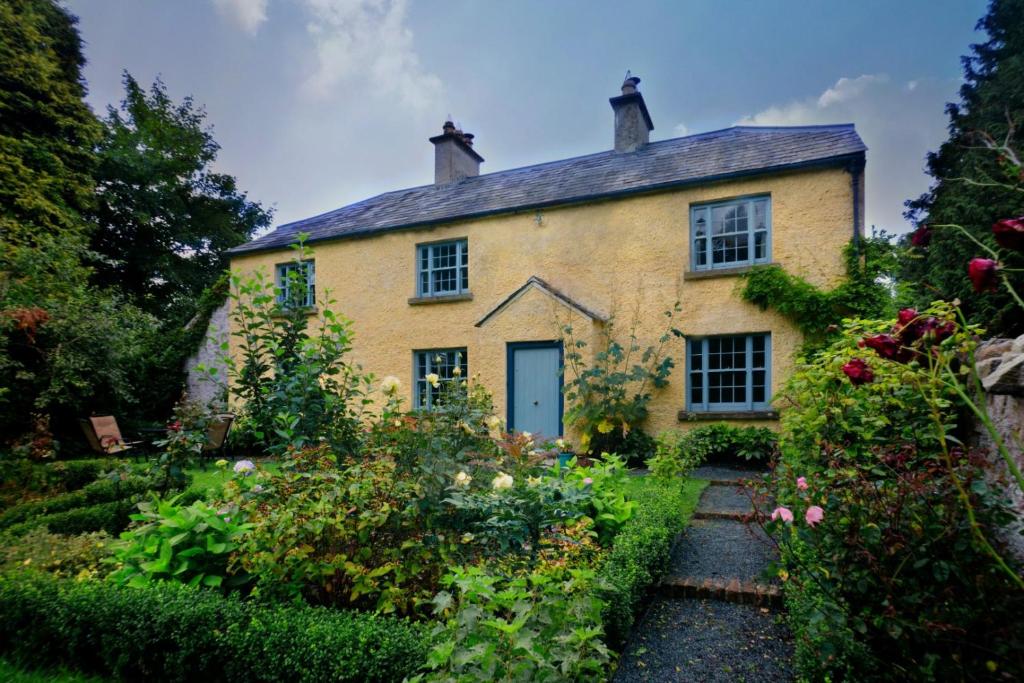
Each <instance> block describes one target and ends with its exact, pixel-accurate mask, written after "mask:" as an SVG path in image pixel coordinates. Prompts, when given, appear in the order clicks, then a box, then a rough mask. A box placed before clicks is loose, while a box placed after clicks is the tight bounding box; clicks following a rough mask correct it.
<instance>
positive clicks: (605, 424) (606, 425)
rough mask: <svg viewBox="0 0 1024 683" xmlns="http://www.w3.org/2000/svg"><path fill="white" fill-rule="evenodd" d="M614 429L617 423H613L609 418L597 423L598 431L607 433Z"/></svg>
mask: <svg viewBox="0 0 1024 683" xmlns="http://www.w3.org/2000/svg"><path fill="white" fill-rule="evenodd" d="M613 429H615V425H614V424H612V423H611V421H610V420H608V419H607V418H605V419H603V420H601V421H600V422H598V423H597V431H599V432H601V433H602V434H607V433H608V432H610V431H612V430H613Z"/></svg>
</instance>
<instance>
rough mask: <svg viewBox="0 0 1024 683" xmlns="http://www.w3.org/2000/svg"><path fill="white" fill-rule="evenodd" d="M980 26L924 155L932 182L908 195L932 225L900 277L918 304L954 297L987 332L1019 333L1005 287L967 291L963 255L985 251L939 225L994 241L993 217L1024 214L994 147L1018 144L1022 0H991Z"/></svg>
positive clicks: (1023, 201) (1022, 111)
mask: <svg viewBox="0 0 1024 683" xmlns="http://www.w3.org/2000/svg"><path fill="white" fill-rule="evenodd" d="M978 28H979V29H983V30H984V31H986V32H987V34H988V40H987V41H986V42H984V43H981V44H978V45H972V46H971V54H970V55H968V56H965V57H964V58H963V66H964V84H963V86H962V87H961V88H960V102H959V103H951V104H948V105H947V106H946V111H947V113H948V114H949V132H950V135H949V139H948V140H947V141H946V142H945V143H944V144H943V145H942V146H941V147H940V148H939V150H938V151H937V152H934V153H932V154H930V155H929V156H928V173H929V174H930V175H931V176H932V177H933V178H934V179H935V183H934V186H933V187H932V188H931V190H930V191H929V192H926V193H925V194H923V195H921V196H920V197H919V198H917V199H915V200H913V201H909V202H907V212H906V215H907V217H908V218H910V219H912V220H916V221H920V222H922V223H923V222H927V223H928V224H929V225H931V226H937V227H934V228H933V229H932V230H930V231H926V236H925V239H926V240H928V241H929V243H928V245H927V247H923V246H921V245H920V244H919V246H918V247H917V248H913V249H911V250H910V252H909V255H908V256H907V258H905V259H904V262H903V265H902V268H901V278H902V279H903V280H904V281H906V282H908V283H910V284H911V286H910V287H908V288H907V291H909V292H911V293H913V294H914V295H915V296H916V299H917V301H916V302H915V303H917V304H919V305H926V304H927V303H928V302H929V301H931V300H934V299H938V298H943V299H947V300H951V299H953V298H959V299H960V300H961V302H962V304H963V310H964V312H965V313H966V314H967V316H968V319H969V320H970V321H971V322H972V323H978V324H981V325H983V326H984V327H985V328H987V330H988V331H989V333H992V334H1008V335H1018V334H1021V333H1022V332H1024V317H1021V316H1020V312H1019V310H1018V309H1015V307H1014V304H1013V301H1012V300H1011V298H1010V296H1009V295H1008V294H1007V293H1006V291H1005V290H1004V289H1002V288H1001V289H1000V291H999V292H995V293H991V294H988V295H986V296H984V297H978V296H974V295H973V290H972V287H971V283H970V281H969V280H968V277H967V261H968V259H970V257H971V256H984V255H985V254H982V253H979V251H980V250H979V248H978V247H977V246H976V245H975V244H973V243H972V242H971V240H970V238H969V237H967V236H966V235H964V234H963V233H961V232H960V231H959V230H956V229H947V228H942V227H941V226H943V225H949V224H956V225H960V226H963V227H964V228H965V229H966V231H967V232H968V233H970V235H972V236H974V237H975V238H976V239H979V240H981V241H983V242H985V243H988V244H993V246H994V242H993V241H992V224H993V223H994V222H995V221H996V220H998V219H1002V218H1011V217H1016V216H1019V215H1021V213H1024V211H1022V209H1024V195H1021V192H1020V189H1019V186H1018V189H1014V183H1013V182H1012V179H1008V178H1007V177H1006V171H1007V166H1006V159H1005V157H1004V155H1003V154H1002V153H1001V151H1000V150H1001V149H1002V148H1014V149H1020V148H1021V147H1022V146H1024V0H993V2H992V4H991V5H990V6H989V10H988V13H987V14H986V15H985V16H984V17H983V18H982V19H981V20H980V21H979V22H978ZM1008 180H1009V181H1011V182H1008ZM1018 180H1019V179H1018ZM918 241H919V242H920V241H921V240H918ZM1004 265H1005V266H1006V267H1007V268H1008V269H1012V268H1024V258H1022V257H1021V256H1019V255H1014V254H1007V255H1006V261H1005V263H1004ZM1006 272H1007V274H1008V275H1009V276H1010V278H1011V281H1012V283H1013V284H1014V286H1015V287H1016V288H1017V289H1018V290H1020V289H1022V288H1024V274H1022V273H1020V272H1018V273H1010V272H1008V271H1006Z"/></svg>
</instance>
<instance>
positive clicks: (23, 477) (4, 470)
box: [0, 457, 120, 494]
mask: <svg viewBox="0 0 1024 683" xmlns="http://www.w3.org/2000/svg"><path fill="white" fill-rule="evenodd" d="M119 463H120V461H118V460H115V459H113V458H97V459H89V460H61V461H58V462H50V463H46V464H40V463H36V462H32V461H31V460H29V459H28V458H19V457H0V484H2V486H3V488H4V489H7V490H10V491H12V492H14V493H17V494H21V493H51V492H52V493H60V492H69V491H76V490H78V489H80V488H82V487H83V486H85V485H86V484H88V483H90V482H93V481H95V480H96V479H97V478H98V477H99V476H100V474H101V473H103V472H105V471H107V470H110V469H114V468H116V467H117V466H118V464H119Z"/></svg>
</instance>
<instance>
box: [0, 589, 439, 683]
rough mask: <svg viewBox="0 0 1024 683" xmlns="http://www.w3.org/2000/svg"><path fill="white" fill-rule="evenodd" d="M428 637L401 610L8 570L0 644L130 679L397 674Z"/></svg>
mask: <svg viewBox="0 0 1024 683" xmlns="http://www.w3.org/2000/svg"><path fill="white" fill-rule="evenodd" d="M428 642H429V641H428V638H427V636H426V631H425V629H424V628H423V627H421V626H419V625H416V624H414V623H412V622H409V621H406V620H402V619H397V618H393V617H379V616H374V615H371V614H364V613H359V612H353V611H342V610H332V609H328V608H324V607H306V606H269V605H261V604H257V603H255V602H252V601H249V602H243V601H241V600H239V599H237V598H234V597H229V598H225V597H222V596H221V595H220V594H219V593H214V592H212V591H207V590H200V589H189V588H186V587H184V586H182V585H180V584H162V585H158V586H153V587H148V588H130V587H127V586H116V585H113V584H110V583H103V582H97V581H72V580H63V579H55V578H52V577H49V576H45V575H42V574H39V573H37V572H31V571H23V572H18V573H13V574H0V653H3V654H4V655H6V656H9V657H11V658H14V659H16V660H17V661H20V662H24V663H25V664H27V665H45V666H50V667H52V666H55V665H66V666H69V667H72V668H74V669H77V670H81V671H83V672H85V673H91V674H97V675H102V676H112V677H115V678H118V679H122V680H130V681H141V680H145V681H400V680H402V679H403V678H404V677H405V676H408V675H411V674H412V673H413V672H414V671H415V669H416V668H417V667H419V665H420V664H421V663H422V662H423V659H424V657H425V656H426V652H427V648H428Z"/></svg>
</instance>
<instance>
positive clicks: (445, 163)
mask: <svg viewBox="0 0 1024 683" xmlns="http://www.w3.org/2000/svg"><path fill="white" fill-rule="evenodd" d="M441 131H442V132H441V134H440V135H436V136H434V137H432V138H430V141H431V142H432V143H433V144H434V184H435V185H447V184H448V183H454V182H456V181H458V180H462V179H463V178H472V177H474V176H478V175H480V164H481V163H482V162H483V160H484V158H483V157H482V156H480V155H479V154H478V153H477V152H476V150H474V149H473V138H474V137H475V136H474V135H473V134H472V133H463V132H462V130H461V129H459V128H456V127H455V124H454V123H453V122H452V121H450V120H449V121H445V122H444V125H443V126H442V127H441Z"/></svg>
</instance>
